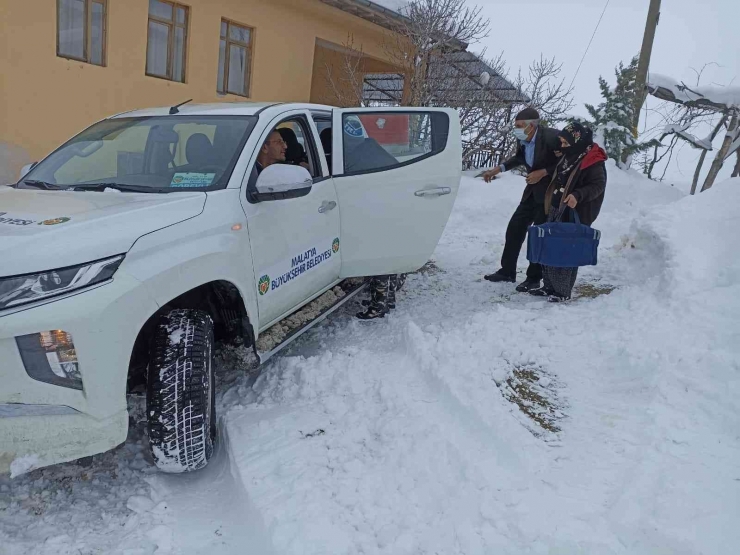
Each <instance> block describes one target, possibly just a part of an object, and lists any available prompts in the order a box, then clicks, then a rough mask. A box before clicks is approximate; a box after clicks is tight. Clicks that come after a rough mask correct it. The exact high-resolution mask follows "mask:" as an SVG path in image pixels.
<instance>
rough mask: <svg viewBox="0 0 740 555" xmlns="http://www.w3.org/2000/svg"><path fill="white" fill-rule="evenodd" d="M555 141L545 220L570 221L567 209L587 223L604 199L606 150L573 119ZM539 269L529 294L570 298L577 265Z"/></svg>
mask: <svg viewBox="0 0 740 555" xmlns="http://www.w3.org/2000/svg"><path fill="white" fill-rule="evenodd" d="M558 140H559V142H560V148H559V150H560V151H561V152H562V156H561V157H560V162H559V163H558V165H557V167H556V169H555V177H554V179H553V180H552V182H551V183H550V186H549V187H548V189H547V191H546V193H545V205H544V210H545V211H546V212H547V214H548V217H547V220H548V221H550V222H554V221H561V220H562V221H571V220H572V219H573V218H571V216H572V214H571V212H572V211H575V212H577V213H578V217H579V218H580V220H581V223H582V224H585V225H591V224H592V223H593V222H594V221H595V220H596V218H597V217H598V215H599V211H600V210H601V205H602V203H603V202H604V192H605V191H606V164H605V162H606V160H607V155H606V152H604V150H603V149H602V148H601V147H600V146H599V145H597V144H596V143H594V141H593V132H592V131H591V129H589V128H588V127H585V126H583V125H581V124H579V123H576V122H572V123H569V124H568V125H566V126H565V128H564V129H563V130H562V131H561V132H560V133H559V135H558ZM569 182H570V183H569ZM566 189H567V190H566ZM542 270H543V275H544V280H545V284H544V285H543V286H542V287H540V288H538V289H533V290H531V291H530V294H532V295H536V296H538V297H548V300H549V301H550V302H562V301H566V300H568V299H570V296H571V292H572V291H573V286H574V285H575V282H576V277H577V276H578V268H555V267H553V266H543V268H542Z"/></svg>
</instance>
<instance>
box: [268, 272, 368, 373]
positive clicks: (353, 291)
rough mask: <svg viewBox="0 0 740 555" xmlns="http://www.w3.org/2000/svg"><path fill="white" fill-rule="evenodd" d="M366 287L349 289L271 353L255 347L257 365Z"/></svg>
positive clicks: (365, 285) (291, 333)
mask: <svg viewBox="0 0 740 555" xmlns="http://www.w3.org/2000/svg"><path fill="white" fill-rule="evenodd" d="M366 287H367V283H360V284H359V285H357V286H356V287H354V288H353V289H350V290H349V291H347V292H346V294H345V295H344V297H342V298H341V299H340V300H339V301H338V302H336V303H335V304H333V305H332V306H330V307H329V308H327V309H326V310H324V311H323V312H322V313H321V314H319V315H318V316H317V317H316V318H314V319H313V320H311V321H310V322H307V323H306V324H305V325H303V326H302V327H300V328H296V329H294V330H293V331H291V332H290V333H289V334H288V335H287V336H286V337H285V339H283V341H281V342H280V344H279V345H277V346H276V347H275V348H273V349H272V350H271V351H266V352H261V351H258V350H257V347H256V346H255V348H254V351H255V354H256V355H257V358H258V359H259V364H260V365H262V364H264V363H265V362H267V361H268V360H270V359H271V358H272V357H273V356H275V355H276V354H277V353H279V352H280V351H282V350H283V349H284V348H285V347H287V346H288V345H290V344H291V343H293V341H295V340H296V339H298V338H299V337H300V336H301V335H303V334H304V333H306V332H307V331H308V330H310V329H311V328H313V327H314V326H316V325H317V324H320V323H321V322H323V321H324V320H325V319H326V318H327V317H328V316H329V315H330V314H332V313H333V312H335V311H337V310H339V309H340V308H341V307H342V306H344V305H345V304H346V303H348V302H349V301H351V300H352V299H353V298H355V297H356V296H357V295H358V294H360V293H361V292H362V291H363V290H364V289H365V288H366Z"/></svg>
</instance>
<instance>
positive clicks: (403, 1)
mask: <svg viewBox="0 0 740 555" xmlns="http://www.w3.org/2000/svg"><path fill="white" fill-rule="evenodd" d="M369 1H370V2H371V3H372V4H378V5H379V6H381V7H383V8H387V9H389V10H393V11H395V12H400V11H401V10H402V9H403V8H405V7H406V6H408V5H409V3H410V0H369Z"/></svg>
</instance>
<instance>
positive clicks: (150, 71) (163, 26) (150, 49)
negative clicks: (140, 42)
mask: <svg viewBox="0 0 740 555" xmlns="http://www.w3.org/2000/svg"><path fill="white" fill-rule="evenodd" d="M187 31H188V8H187V7H186V6H182V5H180V4H175V3H174V2H161V1H160V0H149V33H148V35H147V45H146V74H147V75H151V76H152V77H161V78H162V79H169V80H170V81H178V82H180V83H184V82H185V58H186V57H185V50H186V44H187V35H188V33H187Z"/></svg>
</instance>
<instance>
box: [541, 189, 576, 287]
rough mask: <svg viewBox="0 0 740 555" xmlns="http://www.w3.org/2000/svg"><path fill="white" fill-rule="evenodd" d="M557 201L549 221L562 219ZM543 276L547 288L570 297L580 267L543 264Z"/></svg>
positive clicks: (551, 210)
mask: <svg viewBox="0 0 740 555" xmlns="http://www.w3.org/2000/svg"><path fill="white" fill-rule="evenodd" d="M555 206H556V203H555V202H553V208H551V209H550V214H549V217H548V218H547V221H548V222H553V221H556V220H560V219H561V217H562V213H560V214H559V213H558V212H559V211H558V210H557V209H556V208H555ZM542 277H543V278H544V283H545V289H546V290H547V291H552V292H553V293H555V294H556V295H557V296H558V297H563V298H566V299H570V296H571V293H572V292H573V286H574V285H575V283H576V278H577V277H578V268H577V267H576V268H557V267H555V266H542Z"/></svg>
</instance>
